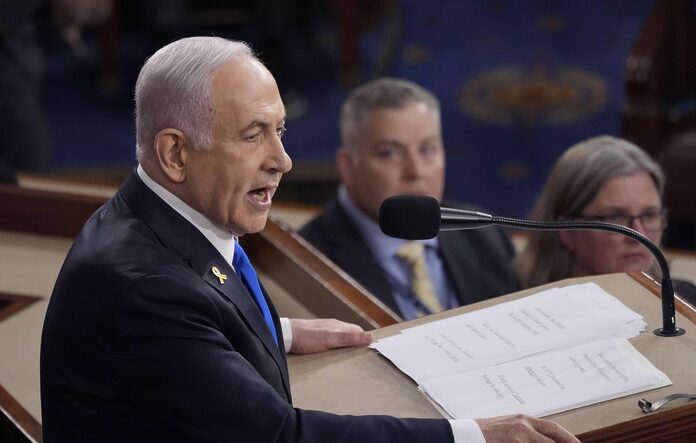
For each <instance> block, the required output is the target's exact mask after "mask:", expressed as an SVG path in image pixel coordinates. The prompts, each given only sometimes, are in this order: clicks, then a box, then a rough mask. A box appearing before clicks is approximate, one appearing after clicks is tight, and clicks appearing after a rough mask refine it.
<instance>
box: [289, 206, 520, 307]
mask: <svg viewBox="0 0 696 443" xmlns="http://www.w3.org/2000/svg"><path fill="white" fill-rule="evenodd" d="M458 207H460V208H465V207H462V206H460V205H459V206H458ZM299 234H300V235H302V236H303V237H304V238H305V239H307V241H309V242H310V243H311V244H312V245H314V246H315V247H316V248H317V249H319V250H320V251H321V252H322V253H324V255H326V256H327V257H328V258H330V259H331V260H332V261H333V262H334V263H336V264H337V265H338V266H339V267H341V268H342V269H343V270H345V271H346V272H347V273H348V274H350V275H351V276H352V277H353V278H354V279H355V280H357V281H358V282H359V283H360V284H361V285H363V286H364V287H365V288H366V289H367V290H369V291H370V292H371V293H372V294H374V295H375V296H376V297H378V298H379V299H381V300H382V301H383V302H384V303H385V304H386V305H387V306H389V307H390V308H391V309H393V310H394V312H397V313H399V314H400V313H401V311H400V310H399V307H398V305H397V303H396V300H395V299H394V294H393V290H392V288H391V286H390V284H389V281H388V280H387V278H386V277H385V276H384V273H383V272H382V270H381V269H382V268H381V266H379V264H378V263H377V261H376V259H375V257H374V256H373V255H372V253H371V252H370V249H369V247H368V246H367V243H366V242H365V240H364V239H363V237H362V235H361V234H360V231H359V230H358V228H357V227H356V226H355V224H354V223H353V221H352V220H351V219H350V217H349V216H348V214H346V212H345V210H344V209H343V208H342V207H341V205H340V204H339V203H338V200H333V201H331V202H329V203H328V204H327V205H326V206H325V207H324V208H323V209H322V211H321V212H320V213H319V215H317V217H315V218H314V219H313V220H311V221H310V222H309V223H307V224H306V225H305V226H303V227H302V229H300V230H299ZM437 237H438V243H439V249H440V255H441V256H442V261H443V263H444V264H445V272H446V273H447V277H448V278H449V281H450V283H451V284H452V286H453V287H454V289H455V292H456V294H457V297H458V298H459V303H460V305H466V304H469V303H474V302H477V301H481V300H485V299H488V298H492V297H495V296H498V295H503V294H507V293H509V292H514V291H516V290H518V289H519V283H518V281H517V278H516V276H515V272H514V271H513V268H512V259H513V257H514V254H515V251H514V249H513V247H512V243H511V242H510V239H509V238H508V236H507V235H506V234H505V232H504V231H503V230H501V229H498V228H495V227H489V228H483V229H474V230H466V231H445V232H441V233H440V234H438V236H437Z"/></svg>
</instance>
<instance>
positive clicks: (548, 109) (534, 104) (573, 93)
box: [458, 65, 608, 127]
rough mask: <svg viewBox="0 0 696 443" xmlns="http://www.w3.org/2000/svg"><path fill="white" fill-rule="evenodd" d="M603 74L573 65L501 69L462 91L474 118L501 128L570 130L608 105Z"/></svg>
mask: <svg viewBox="0 0 696 443" xmlns="http://www.w3.org/2000/svg"><path fill="white" fill-rule="evenodd" d="M607 90H608V87H607V84H606V81H605V80H604V79H603V78H602V77H601V76H599V75H597V74H595V73H593V72H591V71H588V70H585V69H582V68H578V67H573V66H557V67H553V68H544V67H532V68H526V67H524V66H521V65H513V66H500V67H497V68H493V69H490V70H487V71H483V72H480V73H478V74H477V75H474V76H473V77H471V78H469V79H467V80H466V82H464V84H463V86H462V87H461V89H460V91H459V97H458V101H459V107H460V109H461V110H462V111H463V112H465V113H466V114H467V115H469V116H470V117H472V118H474V119H476V120H479V121H483V122H487V123H491V124H494V125H498V126H511V125H514V124H522V125H524V126H528V125H533V124H542V125H546V126H556V127H558V126H569V125H573V124H575V123H577V122H579V121H582V120H584V119H587V118H589V117H592V116H593V115H595V114H597V113H598V112H600V111H601V110H602V108H603V107H604V104H605V102H606V100H607Z"/></svg>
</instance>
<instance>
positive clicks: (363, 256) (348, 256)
mask: <svg viewBox="0 0 696 443" xmlns="http://www.w3.org/2000/svg"><path fill="white" fill-rule="evenodd" d="M327 209H328V210H327V214H328V217H327V225H326V226H325V230H326V233H327V237H328V238H329V241H330V242H331V244H332V245H333V246H332V250H333V253H332V259H333V260H334V261H335V262H336V264H337V265H338V266H339V267H341V268H342V269H343V270H345V271H346V272H347V273H348V274H350V275H351V276H353V278H355V280H357V281H358V282H359V283H360V284H361V285H363V286H364V287H365V288H366V289H367V290H368V291H370V292H371V293H372V294H374V295H375V296H376V297H377V298H379V299H380V300H381V301H382V302H384V304H386V305H387V306H388V307H389V308H391V309H392V310H393V311H394V312H396V313H398V314H399V315H401V310H400V309H399V306H398V305H397V303H396V300H395V299H394V294H393V292H392V289H391V285H390V284H389V281H388V280H387V278H386V277H385V276H384V272H383V271H382V268H381V266H380V265H379V264H378V263H377V261H376V260H375V258H374V256H373V255H372V252H371V251H370V248H369V247H368V246H367V243H365V240H363V237H362V235H361V234H360V232H359V231H358V228H356V227H355V225H354V224H353V222H352V221H351V220H350V217H349V216H348V214H346V213H345V211H344V210H343V208H341V205H340V204H339V203H338V201H336V200H334V201H333V203H332V206H330V207H329V208H327Z"/></svg>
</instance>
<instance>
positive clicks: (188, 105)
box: [135, 37, 256, 162]
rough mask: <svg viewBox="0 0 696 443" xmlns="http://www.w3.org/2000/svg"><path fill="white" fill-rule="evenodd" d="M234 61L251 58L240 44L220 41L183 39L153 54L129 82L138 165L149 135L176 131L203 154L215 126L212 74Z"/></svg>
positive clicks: (151, 141) (151, 143)
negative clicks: (133, 94)
mask: <svg viewBox="0 0 696 443" xmlns="http://www.w3.org/2000/svg"><path fill="white" fill-rule="evenodd" d="M239 57H252V58H254V59H256V57H255V56H254V54H253V52H252V50H251V48H250V47H249V45H247V44H246V43H244V42H239V41H233V40H226V39H224V38H220V37H189V38H183V39H181V40H177V41H175V42H173V43H170V44H168V45H167V46H165V47H163V48H161V49H160V50H158V51H157V52H155V53H154V54H153V55H152V56H151V57H150V58H149V59H148V60H147V61H146V62H145V65H144V66H143V68H142V69H141V70H140V74H139V75H138V80H137V82H136V84H135V127H136V150H135V155H136V158H137V160H138V161H139V162H140V161H142V159H143V158H144V157H146V156H147V155H148V154H150V153H152V152H153V151H154V147H153V146H154V140H155V136H156V135H157V133H158V132H159V131H161V130H162V129H165V128H176V129H178V130H180V131H181V132H183V133H184V134H185V135H186V137H187V138H188V140H189V142H190V144H191V146H192V147H193V149H197V150H202V151H205V150H208V149H210V148H211V145H212V132H213V128H214V125H215V122H216V118H217V116H216V113H215V109H213V107H212V106H211V89H212V77H213V76H212V73H213V72H214V71H215V70H216V69H217V68H219V67H220V66H222V65H223V64H225V63H226V62H228V61H230V60H233V59H235V58H239Z"/></svg>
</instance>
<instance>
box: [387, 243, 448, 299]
mask: <svg viewBox="0 0 696 443" xmlns="http://www.w3.org/2000/svg"><path fill="white" fill-rule="evenodd" d="M396 257H397V258H399V259H401V260H403V261H404V262H405V263H406V264H407V265H408V266H409V267H410V268H411V290H412V291H413V293H414V294H415V295H416V297H417V298H418V300H420V302H421V303H423V305H425V307H426V308H428V310H429V311H430V312H431V313H435V312H440V311H442V305H441V304H440V301H439V300H438V299H437V295H436V294H435V286H434V285H433V281H432V280H431V279H430V276H429V275H428V270H427V269H426V267H425V246H424V245H423V243H421V242H415V241H412V242H406V243H404V245H403V246H402V247H400V248H399V250H398V251H397V252H396Z"/></svg>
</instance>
